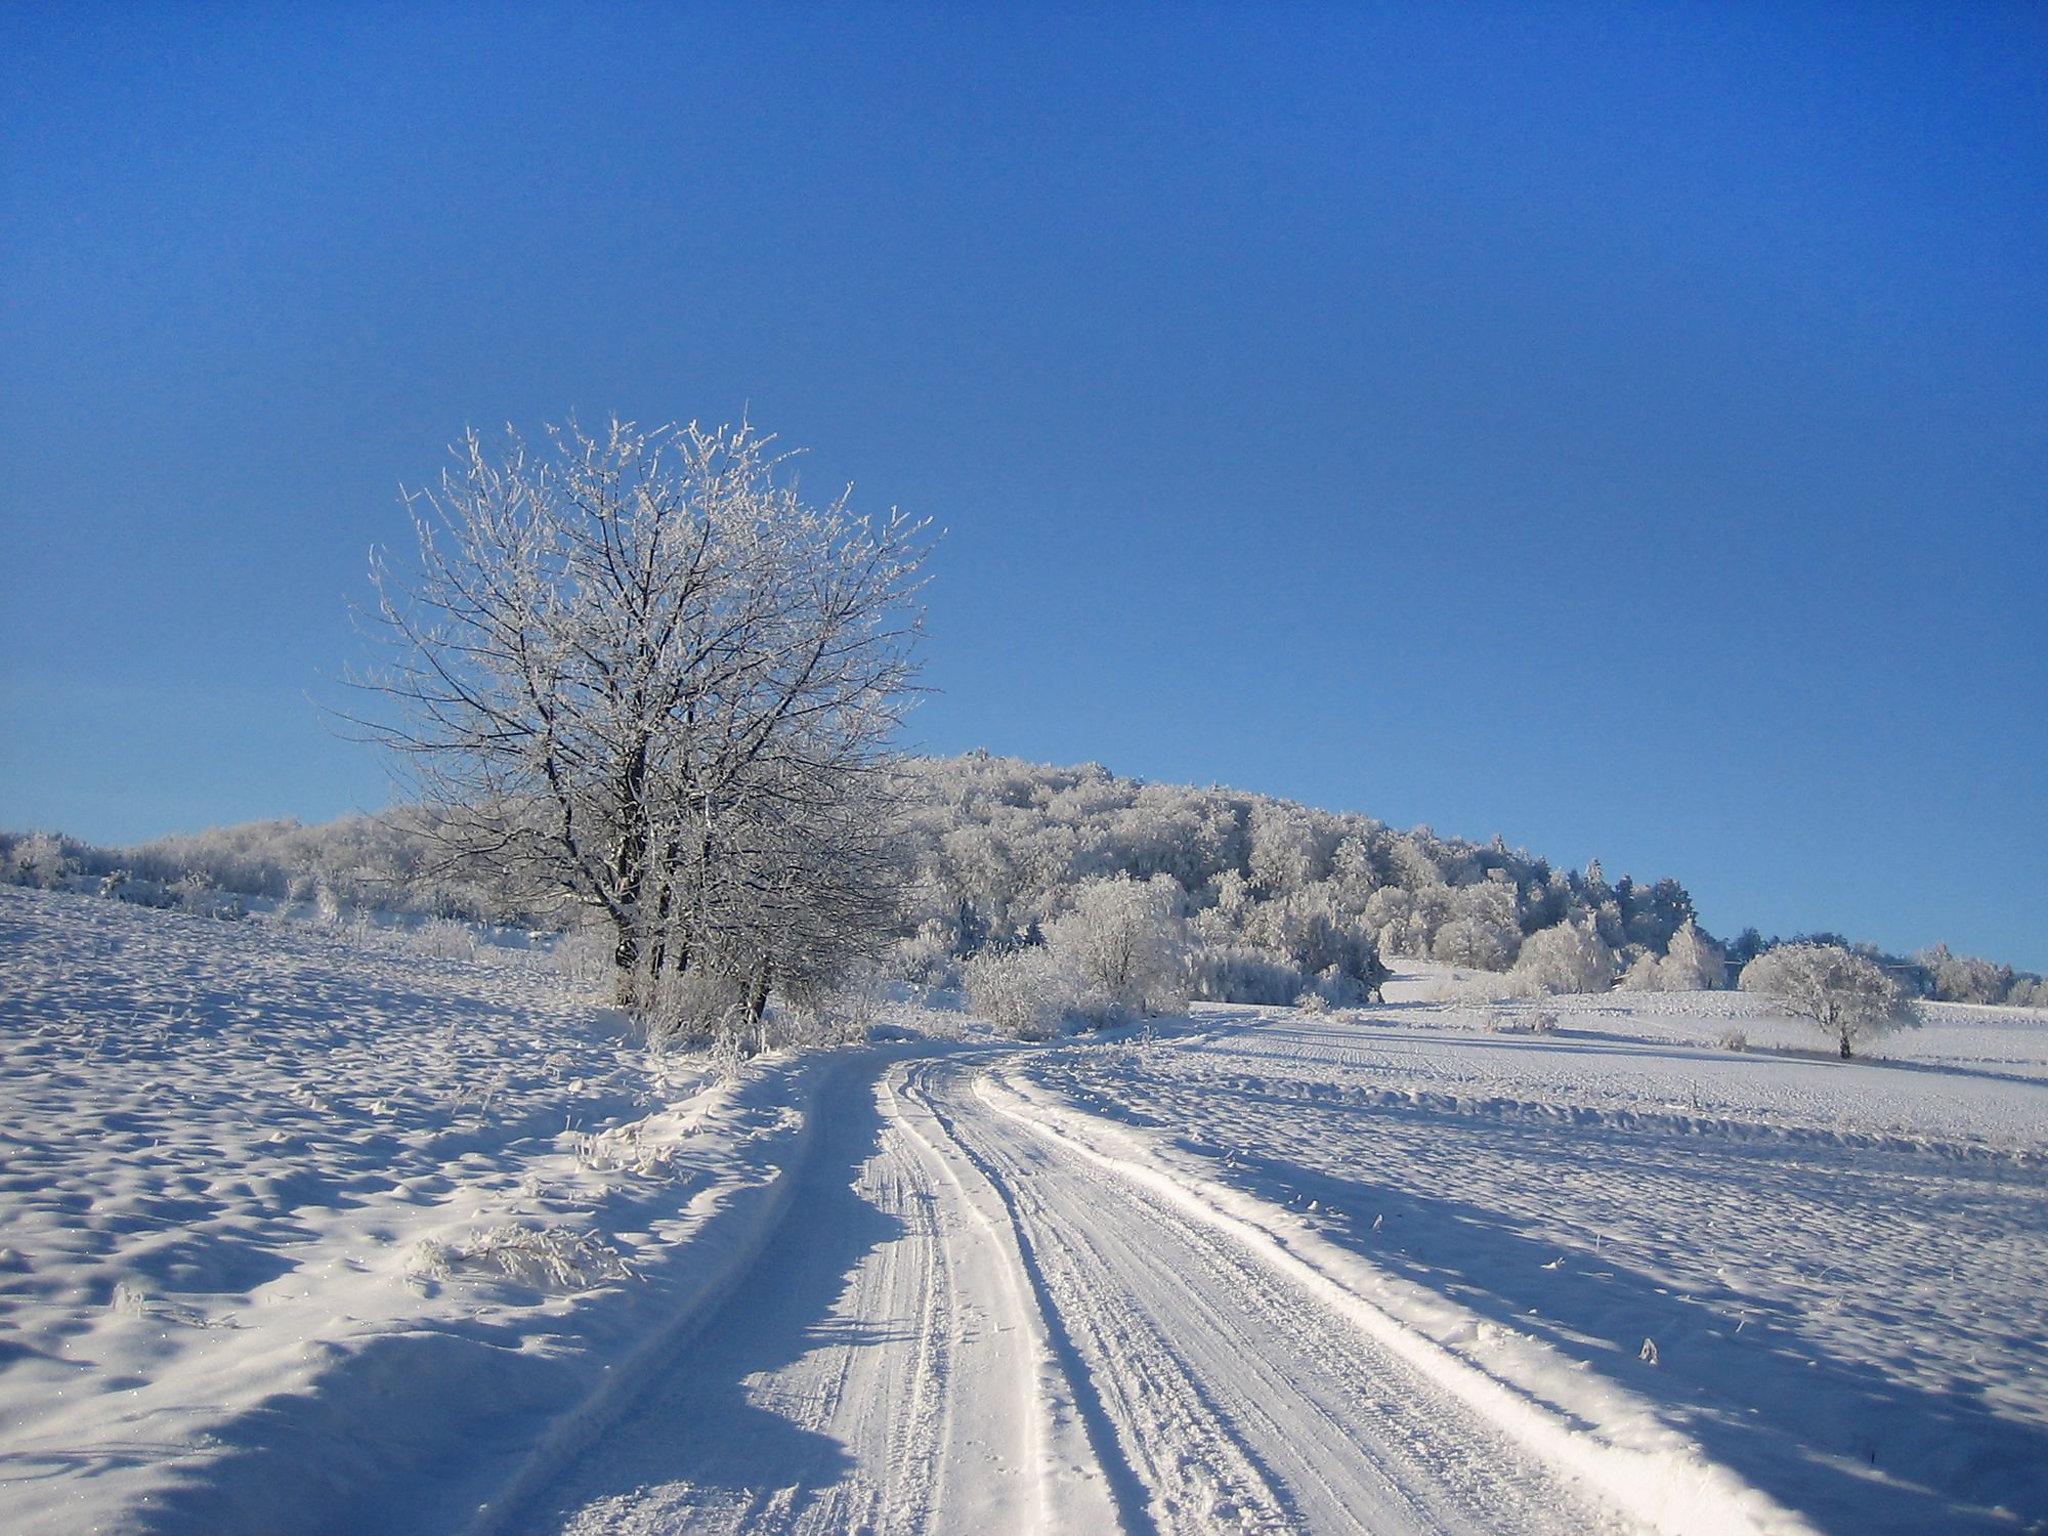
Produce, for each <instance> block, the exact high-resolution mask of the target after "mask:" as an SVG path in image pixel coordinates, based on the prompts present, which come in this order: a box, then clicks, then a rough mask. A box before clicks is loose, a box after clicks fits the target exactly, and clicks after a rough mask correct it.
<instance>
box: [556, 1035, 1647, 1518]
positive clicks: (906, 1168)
mask: <svg viewBox="0 0 2048 1536" xmlns="http://www.w3.org/2000/svg"><path fill="white" fill-rule="evenodd" d="M988 1065H989V1059H988V1058H987V1057H986V1056H981V1057H972V1056H946V1057H939V1058H935V1059H934V1058H927V1059H920V1060H912V1061H908V1062H905V1061H897V1062H894V1063H883V1062H879V1061H868V1062H861V1063H858V1064H850V1065H849V1070H847V1071H846V1072H844V1073H842V1074H841V1075H840V1076H839V1078H838V1079H837V1080H836V1081H835V1082H834V1083H833V1084H832V1086H831V1087H830V1088H829V1089H828V1090H827V1092H826V1094H825V1096H824V1098H823V1099H822V1100H821V1101H820V1104H819V1108H818V1113H819V1117H820V1119H819V1129H818V1141H817V1144H816V1146H815V1147H814V1149H813V1152H812V1155H811V1157H810V1159H809V1161H808V1162H807V1163H806V1164H805V1166H804V1169H803V1171H802V1173H801V1174H800V1175H799V1180H800V1182H799V1184H798V1185H797V1187H796V1189H795V1191H794V1194H793V1198H792V1201H791V1204H790V1206H789V1209H788V1212H787V1214H786V1216H785V1218H784V1220H783V1222H782V1225H781V1227H780V1228H779V1230H778V1232H777V1234H776V1236H775V1238H774V1239H773V1240H772V1242H771V1243H770V1245H769V1247H768V1249H767V1250H766V1252H765V1253H764V1255H763V1257H762V1259H761V1261H760V1262H759V1264H758V1265H757V1266H756V1267H755V1269H754V1270H753V1271H752V1272H751V1274H750V1276H749V1277H748V1279H747V1280H746V1281H744V1282H743V1283H742V1284H741V1286H740V1287H739V1288H738V1290H737V1291H736V1292H735V1293H734V1295H733V1297H732V1298H731V1300H729V1301H728V1303H727V1304H726V1305H725V1307H724V1308H723V1309H722V1310H721V1311H720V1312H719V1314H718V1315H717V1316H716V1317H715V1318H714V1319H713V1321H712V1322H711V1323H710V1325H709V1326H708V1327H707V1329H706V1330H705V1331H704V1333H703V1334H702V1335H701V1336H700V1337H699V1339H698V1340H697V1342H696V1344H695V1345H694V1346H693V1347H692V1348H691V1349H690V1350H689V1351H688V1352H687V1353H686V1354H685V1355H684V1356H682V1357H681V1358H680V1359H679V1360H678V1361H677V1363H676V1365H675V1367H674V1369H673V1370H672V1371H671V1372H670V1373H669V1374H668V1375H667V1377H666V1378H665V1382H666V1384H665V1385H664V1386H663V1387H662V1388H660V1389H658V1390H657V1391H655V1392H654V1393H652V1394H650V1395H649V1396H648V1397H646V1398H645V1399H643V1400H642V1401H641V1402H640V1403H639V1404H638V1405H637V1407H636V1408H635V1410H634V1411H633V1413H632V1414H631V1415H630V1416H629V1417H628V1418H627V1419H626V1420H625V1421H624V1422H622V1423H620V1424H618V1425H616V1426H614V1428H613V1429H612V1430H611V1431H610V1432H608V1433H607V1434H605V1435H604V1436H603V1437H602V1438H601V1439H600V1440H599V1441H598V1442H597V1444H596V1445H595V1446H594V1447H593V1448H592V1449H591V1450H590V1451H589V1452H588V1453H586V1454H585V1455H584V1457H583V1458H582V1459H581V1460H580V1461H578V1462H576V1463H574V1464H572V1465H571V1466H570V1467H569V1468H568V1469H567V1471H566V1472H565V1473H564V1474H563V1475H562V1476H561V1477H560V1478H558V1479H557V1480H556V1481H555V1483H554V1484H553V1485H552V1487H551V1488H549V1489H548V1490H547V1491H546V1493H545V1494H544V1495H543V1496H542V1498H541V1499H540V1500H538V1501H537V1502H535V1503H534V1504H532V1505H530V1506H529V1507H528V1509H527V1510H526V1512H525V1519H524V1521H523V1523H522V1524H521V1526H520V1527H519V1528H520V1529H522V1530H525V1531H528V1532H531V1533H536V1536H537V1533H541V1532H567V1533H578V1536H594V1533H597V1532H619V1533H654V1532H669V1531H739V1530H746V1531H805V1532H846V1531H865V1530H873V1531H924V1530H931V1531H974V1532H976V1533H977V1536H980V1533H990V1532H999V1531H1033V1530H1073V1531H1079V1532H1097V1531H1109V1530H1115V1529H1122V1530H1126V1531H1131V1532H1151V1531H1216V1530H1247V1531H1297V1530H1313V1531H1351V1530H1370V1531H1374V1532H1408V1531H1486V1530H1494V1531H1498V1530H1514V1531H1544V1530H1567V1529H1569V1530H1573V1531H1585V1530H1601V1529H1607V1528H1616V1527H1617V1522H1616V1521H1615V1519H1614V1517H1612V1516H1611V1515H1609V1514H1607V1513H1606V1512H1605V1511H1604V1510H1603V1509H1600V1508H1598V1507H1595V1506H1592V1505H1590V1504H1589V1503H1588V1502H1587V1501H1586V1500H1585V1499H1584V1498H1582V1497H1581V1496H1579V1495H1577V1494H1575V1493H1574V1492H1573V1491H1572V1490H1571V1489H1570V1488H1568V1487H1567V1486H1566V1485H1565V1482H1564V1480H1563V1479H1562V1478H1561V1477H1559V1476H1557V1475H1554V1474H1553V1473H1552V1472H1551V1471H1550V1470H1548V1469H1546V1468H1545V1467H1544V1466H1542V1465H1540V1464H1538V1463H1537V1462H1536V1461H1535V1460H1534V1459H1533V1458H1532V1457H1531V1456H1530V1455H1529V1454H1528V1453H1527V1452H1526V1451H1524V1450H1522V1449H1520V1448H1519V1447H1518V1446H1517V1445H1516V1444H1515V1443H1514V1442H1513V1441H1511V1440H1510V1439H1509V1437H1508V1436H1507V1435H1505V1434H1504V1433H1503V1432H1501V1431H1500V1430H1499V1429H1497V1428H1495V1427H1494V1426H1492V1425H1490V1424H1489V1423H1487V1422H1486V1421H1485V1420H1484V1419H1483V1418H1482V1417H1480V1416H1479V1415H1478V1414H1476V1413H1475V1412H1473V1411H1472V1410H1471V1409H1469V1408H1467V1407H1465V1406H1463V1405H1462V1404H1461V1403H1459V1402H1458V1401H1456V1400H1455V1399H1453V1398H1451V1397H1450V1396H1449V1395H1447V1394H1446V1393H1445V1392H1444V1391H1443V1390H1442V1389H1440V1388H1438V1387H1437V1386H1435V1385H1434V1384H1433V1383H1432V1382H1431V1381H1429V1380H1428V1379H1426V1378H1425V1377H1424V1376H1423V1375H1422V1374H1421V1373H1420V1372H1418V1371H1416V1370H1415V1369H1414V1368H1413V1367H1411V1366H1409V1365H1407V1364H1405V1363H1404V1362H1403V1361H1401V1360H1400V1359H1398V1358H1396V1357H1395V1356H1394V1355H1393V1354H1391V1353H1390V1352H1388V1351H1387V1350H1385V1349H1384V1348H1382V1347H1380V1346H1378V1345H1376V1344H1375V1343H1373V1342H1372V1341H1371V1340H1370V1339H1368V1338H1367V1337H1365V1336H1364V1335H1363V1334H1362V1333H1361V1332H1360V1331H1359V1330H1357V1329H1356V1328H1355V1327H1353V1326H1352V1325H1351V1324H1350V1323H1348V1322H1347V1321H1346V1320H1345V1319H1344V1318H1343V1317H1341V1316H1339V1315H1337V1314H1336V1313H1335V1312H1333V1311H1332V1310H1330V1308H1329V1307H1328V1306H1327V1305H1326V1304H1325V1303H1324V1302H1322V1301H1321V1300H1319V1299H1317V1298H1316V1297H1314V1296H1312V1295H1311V1294H1310V1293H1309V1292H1308V1291H1307V1290H1305V1289H1302V1288H1299V1287H1297V1286H1296V1285H1294V1284H1293V1283H1292V1282H1291V1281H1290V1280H1288V1279H1287V1278H1286V1277H1284V1276H1283V1275H1281V1274H1279V1273H1276V1272H1275V1271H1274V1270H1273V1269H1272V1268H1271V1267H1270V1266H1267V1265H1263V1264H1261V1263H1260V1262H1259V1261H1258V1259H1257V1258H1256V1256H1254V1255H1253V1254H1251V1253H1249V1252H1247V1251H1244V1250H1243V1249H1241V1248H1240V1247H1239V1246H1238V1245H1237V1244H1236V1243H1235V1242H1234V1241H1233V1239H1232V1238H1231V1237H1230V1236H1229V1235H1227V1234H1226V1233H1223V1232H1220V1231H1218V1230H1216V1229H1214V1228H1213V1227H1211V1226H1208V1225H1204V1224H1201V1223H1198V1222H1194V1221H1191V1220H1189V1219H1188V1218H1187V1217H1186V1216H1185V1215H1183V1214H1181V1213H1178V1212H1177V1211H1176V1210H1175V1209H1173V1207H1172V1206H1171V1204H1170V1203H1169V1202H1167V1201H1165V1200H1162V1199H1161V1198H1160V1197H1159V1196H1158V1195H1157V1194H1156V1193H1153V1192H1148V1191H1147V1190H1146V1189H1145V1188H1144V1186H1143V1185H1142V1184H1141V1183H1140V1182H1136V1181H1132V1180H1127V1179H1123V1178H1120V1177H1118V1176H1117V1175H1116V1173H1115V1172H1114V1171H1113V1170H1106V1169H1105V1168H1104V1167H1103V1166H1101V1164H1100V1162H1099V1160H1091V1159H1088V1158H1086V1157H1084V1156H1082V1155H1080V1154H1079V1153H1077V1152H1076V1151H1075V1150H1074V1149H1072V1148H1071V1147H1069V1146H1067V1145H1065V1144H1063V1143H1062V1141H1061V1140H1060V1139H1059V1138H1057V1137H1048V1136H1046V1135H1044V1134H1041V1132H1040V1130H1039V1128H1037V1127H1034V1126H1033V1125H1032V1124H1031V1123H1030V1121H1029V1119H1028V1116H1022V1115H1020V1114H1019V1113H1018V1112H1017V1110H1016V1109H1015V1108H1013V1107H1008V1106H999V1105H998V1104H997V1103H996V1102H994V1101H993V1100H991V1098H989V1097H988V1096H986V1095H984V1094H982V1093H979V1092H977V1089H976V1079H977V1077H978V1076H979V1075H980V1073H981V1072H982V1071H984V1070H985V1069H986V1068H987V1067H988Z"/></svg>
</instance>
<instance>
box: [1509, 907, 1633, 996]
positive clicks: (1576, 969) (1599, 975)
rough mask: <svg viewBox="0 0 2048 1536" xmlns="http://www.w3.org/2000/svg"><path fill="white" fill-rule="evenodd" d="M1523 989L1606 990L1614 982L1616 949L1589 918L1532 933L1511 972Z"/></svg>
mask: <svg viewBox="0 0 2048 1536" xmlns="http://www.w3.org/2000/svg"><path fill="white" fill-rule="evenodd" d="M1508 976H1509V979H1510V980H1511V981H1512V982H1513V983H1514V984H1515V986H1516V988H1517V989H1518V990H1520V991H1523V992H1528V993H1533V994H1536V995H1539V996H1540V995H1543V994H1548V993H1560V992H1605V991H1606V990H1607V989H1608V988H1609V987H1610V986H1612V985H1613V984H1614V951H1613V950H1611V949H1609V948H1608V947H1607V942H1606V941H1605V940H1604V939H1602V938H1601V937H1600V934H1599V932H1598V931H1597V930H1596V929H1595V928H1594V926H1593V924H1591V923H1590V922H1586V921H1580V922H1575V923H1572V922H1568V923H1559V924H1558V925H1557V926H1556V927H1554V928H1544V929H1541V930H1539V931H1538V932H1535V933H1532V934H1530V935H1529V937H1528V938H1527V939H1525V940H1523V942H1522V953H1521V954H1520V956H1518V957H1517V958H1516V960H1515V964H1514V968H1513V969H1512V970H1510V971H1509V972H1508Z"/></svg>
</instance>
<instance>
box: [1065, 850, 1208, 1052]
mask: <svg viewBox="0 0 2048 1536" xmlns="http://www.w3.org/2000/svg"><path fill="white" fill-rule="evenodd" d="M1182 896H1183V893H1182V891H1181V889H1180V886H1179V885H1178V884H1176V883H1175V882H1174V880H1173V878H1172V877H1171V876H1168V875H1158V876H1155V877H1154V878H1152V879H1150V880H1133V879H1132V878H1131V877H1130V876H1128V875H1117V876H1114V877H1112V878H1110V879H1106V880H1089V881H1084V882H1083V883H1082V884H1080V885H1079V886H1076V887H1075V889H1074V893H1073V906H1072V907H1071V908H1070V909H1069V910H1068V911H1067V912H1065V913H1063V914H1062V915H1061V916H1059V917H1057V918H1055V919H1054V920H1053V921H1052V922H1050V923H1048V924H1046V926H1045V941H1046V944H1047V946H1048V947H1049V948H1050V949H1051V950H1052V952H1053V954H1055V955H1056V956H1058V957H1059V958H1060V960H1061V961H1062V962H1063V963H1065V964H1066V965H1067V966H1068V967H1069V968H1070V969H1071V970H1072V971H1073V973H1074V974H1075V975H1076V976H1078V977H1079V978H1080V980H1081V983H1082V986H1083V989H1084V998H1085V1006H1088V1007H1090V1008H1091V1009H1092V1011H1095V1012H1097V1013H1100V1014H1101V1015H1103V1016H1104V1017H1118V1016H1123V1015H1127V1014H1131V1013H1137V1012H1141V1011H1143V1010H1145V1009H1147V1008H1157V1007H1164V1006H1170V1005H1172V1004H1173V1003H1175V1002H1177V1001H1179V1000H1180V999H1182V998H1184V997H1185V995H1186V994H1185V990H1184V984H1183V973H1182V965H1181V960H1182V951H1183V942H1182V934H1181V921H1180V905H1181V901H1182Z"/></svg>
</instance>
